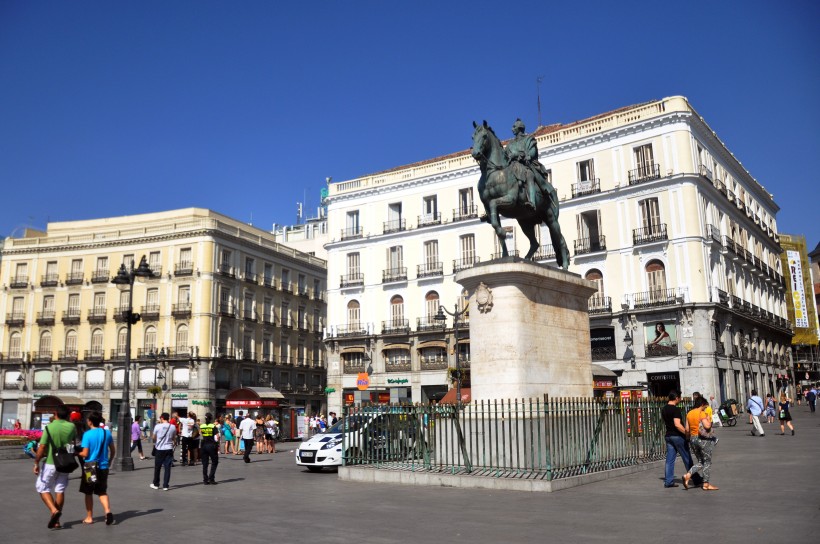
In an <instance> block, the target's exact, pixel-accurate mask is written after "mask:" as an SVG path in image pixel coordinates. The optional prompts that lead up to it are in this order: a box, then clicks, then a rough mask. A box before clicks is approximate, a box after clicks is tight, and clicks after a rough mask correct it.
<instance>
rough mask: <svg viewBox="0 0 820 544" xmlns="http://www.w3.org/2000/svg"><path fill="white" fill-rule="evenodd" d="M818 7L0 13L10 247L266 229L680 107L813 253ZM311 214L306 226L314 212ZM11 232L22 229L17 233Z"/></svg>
mask: <svg viewBox="0 0 820 544" xmlns="http://www.w3.org/2000/svg"><path fill="white" fill-rule="evenodd" d="M818 21H820V3H818V2H810V1H803V2H800V1H790V2H755V1H745V2H730V1H727V2H677V3H667V2H630V1H622V2H566V3H564V2H560V3H559V2H543V1H535V2H527V1H523V2H521V1H520V2H514V3H506V2H482V1H477V0H473V1H470V2H441V1H416V2H353V1H348V2H342V1H336V2H331V1H321V0H320V1H315V2H280V1H266V2H257V1H245V2H224V1H223V2H215V1H207V0H204V1H203V0H199V1H183V0H178V1H174V2H156V1H141V2H63V1H56V2H49V1H38V2H30V1H10V0H6V1H3V2H0V187H2V191H1V192H0V234H2V235H8V234H11V233H12V232H14V231H15V229H18V228H19V227H22V226H26V225H31V226H35V227H44V226H45V224H46V222H47V221H48V220H52V221H55V220H70V219H84V218H93V217H107V216H113V215H124V214H133V213H141V212H147V211H157V210H165V209H173V208H181V207H187V206H201V207H208V208H212V209H215V210H217V211H220V212H222V213H225V214H227V215H230V216H233V217H236V218H237V219H241V220H244V221H250V220H251V218H252V219H253V223H254V224H255V225H257V226H259V227H262V228H266V229H270V228H271V224H272V223H274V222H276V223H280V224H282V223H293V222H294V220H295V212H296V202H297V201H305V203H306V208H307V210H308V211H311V212H315V209H316V207H317V206H318V203H319V191H320V189H321V188H322V187H323V186H324V184H325V178H326V177H327V176H332V177H333V179H334V181H342V180H345V179H350V178H354V177H358V176H361V175H365V174H368V173H372V172H377V171H380V170H384V169H387V168H392V167H395V166H398V165H402V164H407V163H412V162H415V161H419V160H424V159H428V158H431V157H435V156H438V155H443V154H446V153H451V152H454V151H459V150H462V149H466V148H467V147H469V144H470V135H471V132H472V126H471V122H472V121H473V120H474V119H475V120H479V121H480V120H481V119H487V121H488V122H490V123H491V124H493V125H494V126H498V127H508V126H509V124H510V123H511V121H512V120H514V119H515V118H516V117H519V116H520V117H522V118H523V119H524V120H525V121H526V122H527V125H528V128H529V129H533V128H534V127H535V125H536V123H537V113H536V111H537V110H536V83H535V79H536V77H537V76H539V75H543V76H544V77H545V79H544V82H543V84H542V89H541V93H542V98H541V100H542V104H543V122H544V124H550V123H553V122H570V121H574V120H577V119H582V118H584V117H588V116H591V115H595V114H598V113H602V112H605V111H608V110H610V109H614V108H618V107H622V106H626V105H630V104H635V103H640V102H644V101H647V100H652V99H658V98H662V97H665V96H672V95H684V96H686V97H688V98H689V100H690V102H691V103H692V105H693V106H694V107H695V109H696V110H697V111H698V112H699V113H700V114H701V115H702V116H703V117H704V118H705V119H706V121H707V122H708V123H709V124H710V126H711V127H712V128H713V129H714V130H715V131H716V132H717V134H718V135H719V136H720V137H721V139H722V140H723V141H724V142H725V143H726V144H727V145H728V147H729V148H730V150H731V151H732V152H734V153H735V155H736V156H737V157H738V158H739V159H740V160H741V161H742V163H743V164H744V166H746V168H747V169H748V170H749V171H750V172H751V173H752V175H753V176H755V177H756V178H757V179H758V180H759V181H760V182H761V183H762V184H763V185H764V186H765V187H766V188H767V189H768V190H769V191H770V192H771V193H773V194H774V195H775V199H776V202H777V203H778V204H779V205H780V206H781V208H782V210H781V212H780V213H779V214H778V224H779V228H780V230H781V231H782V232H788V233H797V234H805V235H806V236H807V238H808V243H809V246H810V247H814V245H816V244H817V242H818V241H820V227H818V221H817V219H816V213H817V207H818V206H817V202H818V200H817V198H816V194H817V187H818V185H820V180H818V175H817V168H816V167H815V165H814V160H815V159H816V158H817V157H818V155H819V153H818V152H820V145H818V144H819V143H820V136H818V133H819V131H820V101H818V97H820V69H818V68H820V65H819V64H818V61H817V59H818V58H820V37H818V36H820V34H818V33H817V31H816V24H817V22H818ZM311 215H312V213H311ZM16 233H19V231H17V232H16Z"/></svg>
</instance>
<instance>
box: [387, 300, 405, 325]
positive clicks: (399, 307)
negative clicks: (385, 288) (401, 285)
mask: <svg viewBox="0 0 820 544" xmlns="http://www.w3.org/2000/svg"><path fill="white" fill-rule="evenodd" d="M390 323H391V326H393V327H403V326H404V299H403V298H401V297H400V296H399V295H396V296H394V297H393V298H391V299H390Z"/></svg>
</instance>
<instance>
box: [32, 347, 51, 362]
mask: <svg viewBox="0 0 820 544" xmlns="http://www.w3.org/2000/svg"><path fill="white" fill-rule="evenodd" d="M53 356H54V353H53V352H52V351H51V350H48V351H35V352H32V354H31V358H32V360H33V361H35V362H38V363H45V362H50V361H51V360H52V358H53Z"/></svg>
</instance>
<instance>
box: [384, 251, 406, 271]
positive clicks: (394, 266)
mask: <svg viewBox="0 0 820 544" xmlns="http://www.w3.org/2000/svg"><path fill="white" fill-rule="evenodd" d="M403 267H404V259H403V258H402V246H393V247H389V248H387V269H388V270H391V271H392V272H393V273H394V274H396V273H398V271H399V269H400V268H403Z"/></svg>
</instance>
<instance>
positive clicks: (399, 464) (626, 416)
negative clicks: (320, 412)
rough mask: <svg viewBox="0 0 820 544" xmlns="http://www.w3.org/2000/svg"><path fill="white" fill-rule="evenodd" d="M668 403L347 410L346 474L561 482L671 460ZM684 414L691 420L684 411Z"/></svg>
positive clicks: (566, 401) (594, 401)
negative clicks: (351, 470) (352, 470)
mask: <svg viewBox="0 0 820 544" xmlns="http://www.w3.org/2000/svg"><path fill="white" fill-rule="evenodd" d="M666 403H667V400H666V399H660V398H653V399H649V398H642V399H637V400H624V401H621V399H618V398H615V399H598V398H544V399H516V400H506V401H504V400H497V401H496V400H493V401H484V402H471V403H469V404H462V405H461V406H460V407H459V406H457V405H454V404H424V405H423V404H416V405H400V404H380V405H370V406H348V407H346V408H345V411H344V413H345V418H346V421H347V430H346V432H345V434H344V437H343V451H344V452H345V454H344V465H345V466H348V467H351V466H352V467H357V466H358V467H367V468H376V469H379V468H385V469H391V470H407V471H414V472H422V471H425V472H431V473H446V474H472V475H477V476H490V477H498V478H529V479H542V480H558V479H561V478H568V477H572V476H579V475H583V474H590V473H594V472H601V471H605V470H610V469H616V468H621V467H627V466H633V465H638V464H641V463H646V462H651V461H659V460H662V459H664V458H665V455H666V445H665V442H664V424H663V421H662V419H661V415H660V412H661V409H662V408H663V407H664V406H665V405H666ZM679 407H680V408H681V410H682V411H683V413H686V409H687V407H686V406H684V404H683V402H681V404H679Z"/></svg>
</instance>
